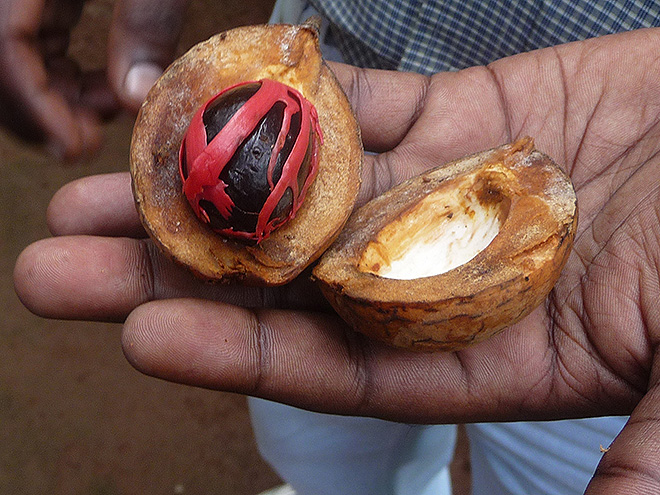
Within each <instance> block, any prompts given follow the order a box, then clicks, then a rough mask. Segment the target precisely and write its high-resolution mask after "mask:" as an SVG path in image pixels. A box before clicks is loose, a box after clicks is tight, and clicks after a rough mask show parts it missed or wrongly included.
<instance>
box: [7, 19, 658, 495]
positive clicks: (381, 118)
mask: <svg viewBox="0 0 660 495" xmlns="http://www.w3.org/2000/svg"><path fill="white" fill-rule="evenodd" d="M659 48H660V31H658V30H645V31H637V32H631V33H625V34H621V35H615V36H611V37H604V38H601V39H598V40H591V41H588V42H584V43H573V44H569V45H564V46H560V47H556V48H552V49H546V50H540V51H536V52H532V53H528V54H523V55H519V56H516V57H510V58H507V59H503V60H501V61H498V62H496V63H494V64H492V65H491V66H489V67H488V68H484V67H479V68H472V69H469V70H465V71H461V72H458V73H444V74H438V75H436V76H434V77H433V78H431V79H427V78H424V77H422V76H417V75H414V74H401V73H391V72H384V71H363V70H358V69H354V68H350V67H347V66H334V68H335V70H336V73H337V75H338V77H339V78H340V80H341V81H342V83H343V85H344V87H345V88H346V91H347V93H348V95H349V98H350V99H351V100H352V102H353V104H354V107H355V109H356V113H357V116H358V120H359V121H360V124H361V126H362V129H363V137H364V140H365V144H366V146H367V147H368V148H369V149H372V150H375V151H378V152H380V153H379V154H377V155H374V156H369V157H367V162H366V166H365V173H364V187H363V189H362V193H361V194H362V195H361V201H365V200H366V199H368V198H369V197H372V196H374V195H376V194H378V193H380V192H382V191H384V190H386V189H388V188H390V187H391V186H392V185H393V184H395V183H397V182H400V181H401V180H403V179H405V178H407V177H408V176H410V175H412V174H415V173H418V172H420V171H422V170H424V169H427V168H429V167H431V166H435V165H438V164H441V163H443V162H445V161H448V160H451V159H454V158H457V157H460V156H462V155H465V154H467V153H470V152H475V151H479V150H481V149H485V148H489V147H492V146H495V145H498V144H501V143H503V142H506V141H511V140H513V139H515V138H516V137H518V136H521V135H531V136H534V137H535V139H536V144H537V146H538V147H539V148H540V149H542V150H543V151H545V152H546V153H548V154H549V155H551V156H553V157H554V158H555V159H556V160H557V161H558V162H559V163H563V164H564V165H565V167H566V169H567V170H568V172H569V173H570V174H571V177H572V179H573V181H574V184H575V187H576V191H577V194H578V204H579V212H580V225H579V228H578V232H577V235H576V240H575V247H574V250H573V253H572V255H571V257H570V259H569V261H568V263H567V265H566V267H565V269H564V271H563V273H562V276H561V278H560V280H559V281H558V283H557V285H556V287H555V288H554V290H553V291H552V293H551V294H550V296H549V297H548V299H547V301H546V302H545V303H544V304H543V305H542V306H541V307H539V308H538V309H537V310H535V311H534V312H533V313H532V314H531V315H529V316H528V317H527V318H526V319H524V320H523V321H522V322H520V323H519V324H517V325H515V326H513V327H511V328H509V329H507V330H506V331H504V332H503V333H501V334H499V335H497V336H495V337H493V338H492V339H490V340H488V341H486V342H483V343H481V344H478V345H475V346H474V347H472V348H467V349H465V350H463V351H460V352H456V353H444V354H443V353H436V354H413V353H409V352H405V351H401V350H396V349H392V348H388V347H385V346H383V345H381V344H378V343H374V342H371V341H368V340H366V339H365V338H362V337H361V336H359V335H356V334H354V333H353V332H351V331H350V330H349V329H348V328H347V327H346V325H345V324H344V323H343V322H342V321H341V320H340V319H339V318H338V317H337V316H336V315H334V314H333V313H332V312H331V311H329V310H327V306H326V305H324V304H323V302H322V300H321V299H320V298H319V297H318V293H316V292H313V290H312V289H310V287H311V286H309V285H307V284H308V282H307V281H306V280H304V279H303V278H301V279H299V280H298V281H296V282H295V283H294V284H292V285H291V286H289V287H285V288H282V289H275V290H274V289H267V290H260V289H247V288H239V287H216V286H209V285H204V284H201V283H198V282H197V281H195V280H194V279H193V278H192V276H190V275H189V274H188V273H187V272H185V271H183V269H179V268H177V267H175V266H173V265H172V264H171V263H169V262H168V261H167V260H165V259H164V257H163V256H162V255H161V254H160V253H159V252H158V251H157V250H156V249H155V248H154V247H153V245H152V244H151V243H150V242H149V241H146V240H144V239H143V236H144V234H143V232H142V231H141V229H140V227H139V223H138V219H137V216H136V213H135V211H134V209H133V202H132V198H131V194H130V188H129V179H128V177H127V176H126V175H125V174H124V175H113V176H103V177H94V178H88V179H83V180H80V181H77V182H75V183H72V184H70V185H69V186H66V187H65V188H64V189H62V190H61V191H60V192H59V193H58V194H57V195H56V197H55V198H54V199H53V202H52V203H51V206H50V209H49V224H50V227H51V230H52V231H53V233H54V234H55V235H57V236H59V237H55V238H52V239H47V240H43V241H40V242H38V243H35V244H34V245H32V246H30V247H28V248H27V249H26V250H25V251H24V252H23V254H22V255H21V257H20V258H19V260H18V262H17V266H16V270H15V283H16V289H17V293H18V294H19V296H20V297H21V299H22V300H23V302H24V303H25V304H26V306H27V307H28V308H30V309H31V310H32V311H34V312H35V313H37V314H40V315H43V316H46V317H53V318H79V319H103V320H117V321H122V320H124V319H126V320H125V323H124V330H123V336H122V345H123V347H124V350H125V353H126V356H127V358H128V359H129V361H130V362H131V363H132V364H133V365H134V366H135V367H136V368H138V369H139V370H141V371H143V372H145V373H148V374H151V375H154V376H158V377H162V378H165V379H168V380H173V381H177V382H181V383H187V384H191V385H196V386H202V387H208V388H214V389H220V390H229V391H234V392H240V393H246V394H251V395H256V396H261V397H265V398H269V399H273V400H277V401H281V402H286V403H290V404H293V405H296V406H300V407H305V408H309V409H313V410H319V411H327V412H335V413H342V414H359V415H369V416H377V417H382V418H387V419H393V420H399V421H413V422H432V423H436V422H467V421H489V420H515V419H521V420H522V419H526V420H531V419H552V418H567V417H579V416H590V415H604V414H628V413H632V415H631V419H630V422H629V424H628V425H627V426H626V428H625V429H624V430H623V432H622V433H621V435H620V436H619V437H618V439H617V440H616V441H615V443H614V444H613V445H612V446H611V450H610V451H609V452H608V453H607V454H605V456H604V459H603V461H602V463H601V465H600V467H599V470H598V472H597V473H596V476H595V478H594V480H593V482H592V484H591V485H590V488H589V493H599V494H601V493H642V492H643V493H654V492H658V491H660V466H658V464H657V458H658V452H659V451H660V421H658V420H659V419H660V386H659V385H660V381H659V380H660V368H659V367H660V364H659V363H660V359H659V358H658V355H657V353H658V351H657V350H658V348H659V346H658V342H659V340H660V329H659V328H658V325H659V323H660V318H659V316H660V314H659V309H658V307H659V305H658V300H659V299H660V298H659V296H660V294H659V293H660V283H659V279H658V262H659V261H660V245H659V243H660V223H659V222H658V215H660V196H659V190H658V186H657V176H658V169H659V168H660V158H658V156H660V155H659V152H660V140H659V136H660V134H659V130H660V128H659V124H658V121H659V119H658V117H659V115H660V91H659V90H660V77H659V76H660V74H659V72H660V66H658V63H657V58H656V54H657V53H658V49H659ZM384 126H385V127H384ZM310 295H311V296H313V297H310ZM239 306H243V307H239ZM283 308H287V309H283Z"/></svg>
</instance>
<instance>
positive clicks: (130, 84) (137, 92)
mask: <svg viewBox="0 0 660 495" xmlns="http://www.w3.org/2000/svg"><path fill="white" fill-rule="evenodd" d="M162 74H163V69H161V68H160V67H159V66H157V65H156V64H153V63H150V62H139V63H136V64H135V65H133V66H132V67H131V68H130V69H129V71H128V73H127V74H126V79H125V80H124V89H125V91H126V96H128V97H129V98H130V99H131V100H132V101H133V102H135V103H136V104H138V105H139V104H141V103H142V101H144V99H145V97H146V96H147V93H148V92H149V90H150V89H151V87H152V86H153V85H154V83H155V82H156V80H157V79H158V78H159V77H160V76H161V75H162Z"/></svg>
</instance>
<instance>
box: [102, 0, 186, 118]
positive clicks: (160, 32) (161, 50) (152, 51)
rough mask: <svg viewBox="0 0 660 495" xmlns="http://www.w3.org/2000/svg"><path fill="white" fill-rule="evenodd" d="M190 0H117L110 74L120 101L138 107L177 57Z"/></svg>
mask: <svg viewBox="0 0 660 495" xmlns="http://www.w3.org/2000/svg"><path fill="white" fill-rule="evenodd" d="M187 6H188V0H118V1H117V4H116V6H115V15H114V19H113V23H112V26H111V29H110V38H109V46H108V49H109V54H108V77H109V79H110V84H111V86H112V88H113V90H114V91H115V92H116V94H117V96H118V98H119V100H120V101H121V102H122V104H123V105H125V106H126V107H128V108H130V109H133V110H137V109H138V108H139V107H140V105H141V104H142V101H143V100H144V97H145V96H146V94H147V92H148V91H149V89H150V88H151V86H152V85H153V83H154V82H155V81H156V79H158V77H160V75H161V74H162V72H163V70H164V69H165V67H167V66H168V65H169V64H170V62H171V61H172V59H173V58H174V54H175V50H176V47H177V43H178V41H179V36H180V34H181V28H182V26H183V21H184V13H185V10H186V7H187Z"/></svg>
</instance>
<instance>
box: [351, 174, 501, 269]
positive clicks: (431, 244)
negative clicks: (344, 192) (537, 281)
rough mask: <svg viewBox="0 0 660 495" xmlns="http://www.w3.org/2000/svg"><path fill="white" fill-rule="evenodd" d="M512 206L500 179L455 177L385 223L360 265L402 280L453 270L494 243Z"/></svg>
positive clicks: (477, 176)
mask: <svg viewBox="0 0 660 495" xmlns="http://www.w3.org/2000/svg"><path fill="white" fill-rule="evenodd" d="M509 206H510V200H509V199H508V198H507V197H506V196H504V194H503V193H502V192H501V190H500V188H498V187H497V185H496V183H495V182H494V181H493V180H490V179H488V178H486V177H484V176H481V175H472V176H468V177H463V178H461V179H460V180H458V181H450V183H446V184H443V185H442V186H441V187H440V188H438V189H436V190H435V191H433V192H431V193H430V194H428V195H427V196H425V197H424V198H423V199H422V200H421V201H419V202H418V203H416V204H415V205H414V206H413V207H412V208H409V209H408V210H407V211H404V212H403V213H402V214H401V215H400V216H399V217H398V218H397V219H396V220H394V221H393V222H391V223H389V224H388V225H387V226H386V227H385V228H383V229H382V230H381V231H380V232H379V233H378V234H377V235H376V237H375V239H373V240H371V241H370V242H369V243H368V244H367V247H366V249H365V250H364V252H363V254H362V257H361V259H360V262H359V263H358V270H360V271H362V272H367V273H372V274H374V275H377V276H379V277H384V278H390V279H397V280H412V279H417V278H422V277H431V276H435V275H440V274H442V273H445V272H448V271H449V270H452V269H453V268H456V267H458V266H461V265H463V264H465V263H467V262H469V261H470V260H472V259H473V258H475V257H476V256H477V255H478V254H479V253H480V252H482V251H483V250H484V249H486V247H488V245H489V244H490V243H491V242H492V240H493V239H494V238H495V237H496V236H497V234H498V233H499V231H500V228H501V226H502V224H503V223H504V221H505V219H506V217H507V214H508V211H509Z"/></svg>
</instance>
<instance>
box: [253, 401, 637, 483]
mask: <svg viewBox="0 0 660 495" xmlns="http://www.w3.org/2000/svg"><path fill="white" fill-rule="evenodd" d="M249 405H250V414H251V417H252V424H253V428H254V433H255V437H256V440H257V445H258V446H259V450H260V452H261V455H262V456H263V457H264V459H265V460H266V461H267V462H268V463H269V464H270V465H271V466H272V467H273V469H274V470H275V471H276V472H277V473H278V474H279V475H280V476H281V477H282V479H284V480H285V481H286V482H288V483H290V484H291V485H292V486H293V487H294V488H295V489H296V492H297V494H298V495H451V482H450V478H449V469H448V465H449V463H450V462H451V459H452V456H453V452H454V446H455V440H456V427H455V426H452V425H432V426H418V425H407V424H402V423H394V422H389V421H383V420H379V419H373V418H358V417H350V416H335V415H331V414H319V413H313V412H309V411H304V410H301V409H297V408H294V407H291V406H285V405H282V404H278V403H274V402H269V401H265V400H261V399H254V398H251V399H250V400H249ZM626 420H627V418H625V417H606V418H594V419H582V420H566V421H549V422H522V423H489V424H474V425H467V433H468V437H469V441H470V456H471V466H472V487H473V493H474V494H475V495H578V494H582V493H583V492H584V489H585V488H586V486H587V483H588V482H589V479H590V478H591V476H592V475H593V472H594V470H595V469H596V466H597V465H598V462H599V461H600V458H601V456H602V452H601V446H602V447H607V446H609V445H610V443H611V442H612V440H613V439H614V437H615V436H616V435H617V434H618V433H619V431H620V430H621V428H623V426H624V425H625V423H626Z"/></svg>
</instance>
